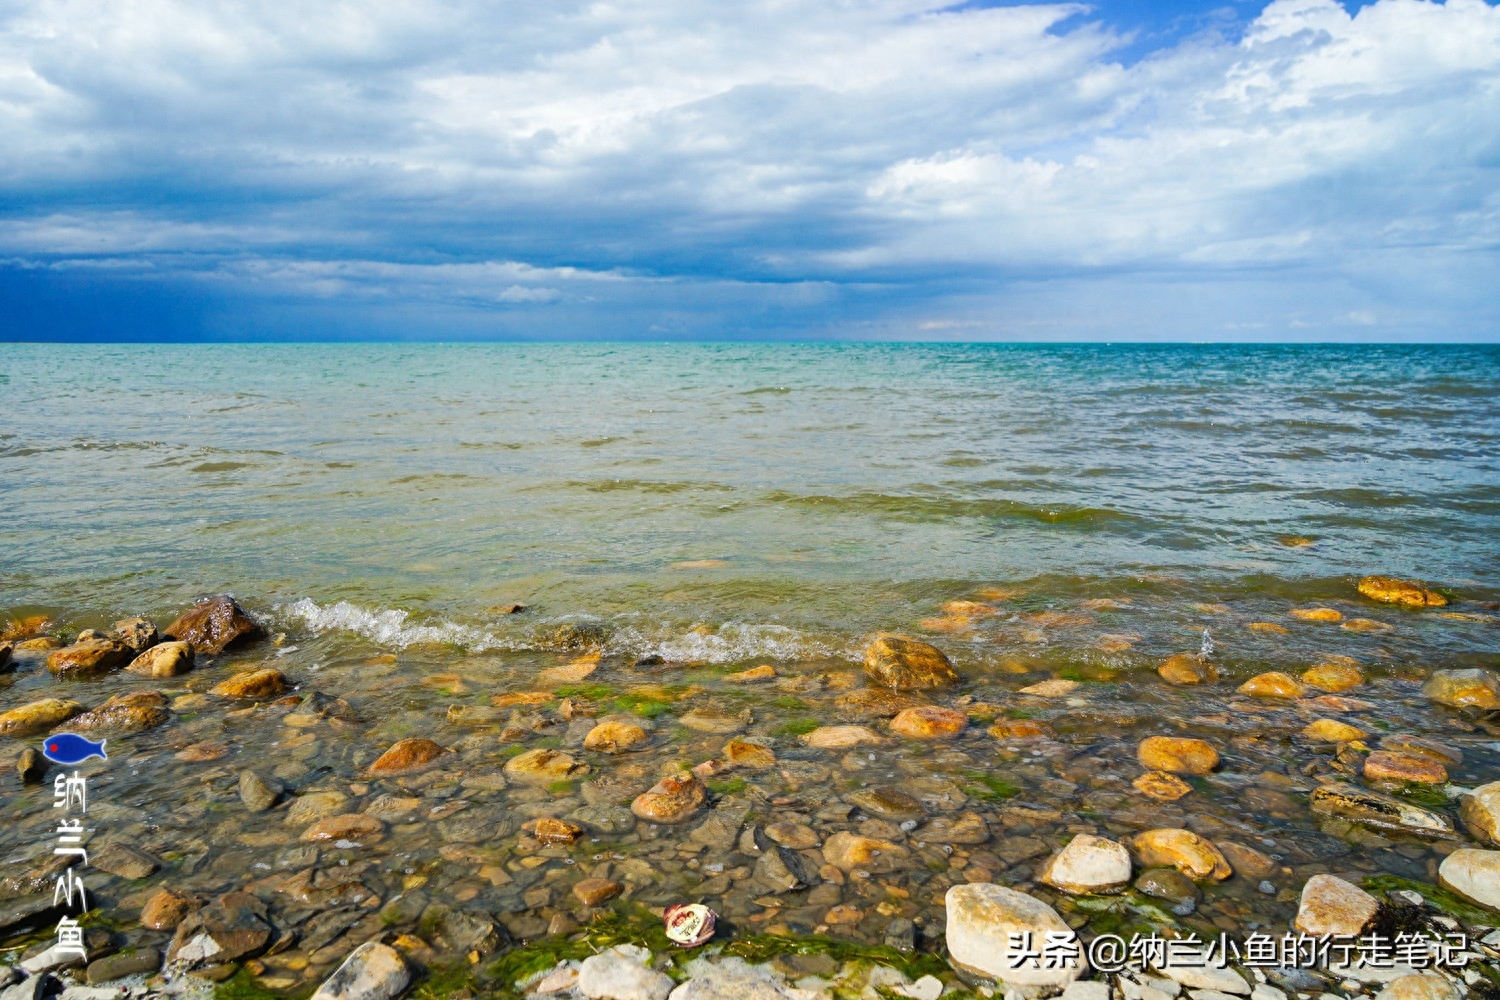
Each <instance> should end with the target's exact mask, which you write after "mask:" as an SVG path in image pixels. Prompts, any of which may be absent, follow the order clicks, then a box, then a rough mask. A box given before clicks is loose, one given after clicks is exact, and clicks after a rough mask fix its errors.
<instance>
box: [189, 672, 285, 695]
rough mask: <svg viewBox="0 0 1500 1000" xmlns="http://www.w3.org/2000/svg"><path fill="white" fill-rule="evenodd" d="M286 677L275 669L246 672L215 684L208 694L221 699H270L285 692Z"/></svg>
mask: <svg viewBox="0 0 1500 1000" xmlns="http://www.w3.org/2000/svg"><path fill="white" fill-rule="evenodd" d="M288 686H289V685H288V684H287V679H286V675H285V674H283V673H282V672H281V671H280V670H277V669H276V668H275V667H262V668H261V669H259V670H246V671H244V672H243V673H238V674H235V675H234V676H233V677H231V678H229V679H228V680H227V681H220V682H219V683H218V684H215V685H214V687H213V689H212V690H211V691H210V692H209V693H210V694H216V695H219V696H220V697H222V698H270V697H272V696H274V695H278V694H284V693H285V692H286V690H287V687H288Z"/></svg>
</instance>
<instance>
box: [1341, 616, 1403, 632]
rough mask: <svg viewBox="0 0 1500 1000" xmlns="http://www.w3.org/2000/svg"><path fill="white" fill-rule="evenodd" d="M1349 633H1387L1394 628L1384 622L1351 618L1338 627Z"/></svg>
mask: <svg viewBox="0 0 1500 1000" xmlns="http://www.w3.org/2000/svg"><path fill="white" fill-rule="evenodd" d="M1339 628H1341V629H1345V630H1347V631H1349V632H1389V631H1390V630H1391V629H1393V628H1395V626H1394V625H1387V624H1386V623H1385V622H1378V621H1376V620H1375V619H1373V618H1351V619H1349V620H1348V621H1346V622H1344V623H1343V624H1342V625H1340V626H1339Z"/></svg>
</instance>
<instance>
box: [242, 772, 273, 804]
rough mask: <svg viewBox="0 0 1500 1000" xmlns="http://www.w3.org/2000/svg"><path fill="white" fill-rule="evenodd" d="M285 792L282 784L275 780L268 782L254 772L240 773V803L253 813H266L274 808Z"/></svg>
mask: <svg viewBox="0 0 1500 1000" xmlns="http://www.w3.org/2000/svg"><path fill="white" fill-rule="evenodd" d="M273 782H274V783H273ZM283 791H284V789H283V788H282V785H281V782H279V781H275V779H272V781H267V780H266V779H265V778H262V777H261V776H260V775H258V774H256V773H255V772H254V771H241V772H240V801H241V802H243V803H244V804H245V808H246V809H249V810H250V811H251V812H253V813H260V812H265V811H266V810H267V809H269V808H271V807H272V806H274V805H275V804H276V803H277V801H278V800H280V798H281V794H282V792H283Z"/></svg>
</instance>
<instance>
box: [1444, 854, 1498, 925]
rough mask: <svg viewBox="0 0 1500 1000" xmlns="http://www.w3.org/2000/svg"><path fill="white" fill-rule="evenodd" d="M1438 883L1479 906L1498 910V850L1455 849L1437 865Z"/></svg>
mask: <svg viewBox="0 0 1500 1000" xmlns="http://www.w3.org/2000/svg"><path fill="white" fill-rule="evenodd" d="M1438 883H1439V884H1440V885H1442V886H1443V887H1444V888H1445V889H1451V890H1452V891H1454V892H1456V893H1458V894H1459V895H1460V896H1463V897H1464V898H1466V899H1470V900H1473V901H1474V902H1476V903H1478V904H1479V905H1481V906H1488V907H1489V908H1490V909H1492V910H1500V851H1483V850H1477V849H1475V848H1472V847H1461V848H1459V849H1458V850H1456V851H1454V852H1453V853H1452V854H1450V855H1448V856H1447V857H1446V858H1444V859H1443V863H1442V864H1441V865H1439V866H1438Z"/></svg>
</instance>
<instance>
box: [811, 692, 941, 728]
mask: <svg viewBox="0 0 1500 1000" xmlns="http://www.w3.org/2000/svg"><path fill="white" fill-rule="evenodd" d="M925 704H926V702H925V701H924V700H923V699H922V698H921V696H919V695H915V694H903V693H901V692H899V691H892V690H891V689H890V688H878V687H877V688H860V689H859V690H857V691H846V692H845V693H843V694H841V695H839V696H838V697H837V698H835V699H833V707H834V709H835V711H837V712H838V714H839V715H841V716H843V717H844V718H846V719H853V720H861V719H889V718H890V717H891V716H893V715H895V714H896V713H897V712H900V711H901V710H902V709H903V708H913V707H915V706H917V705H925Z"/></svg>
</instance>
